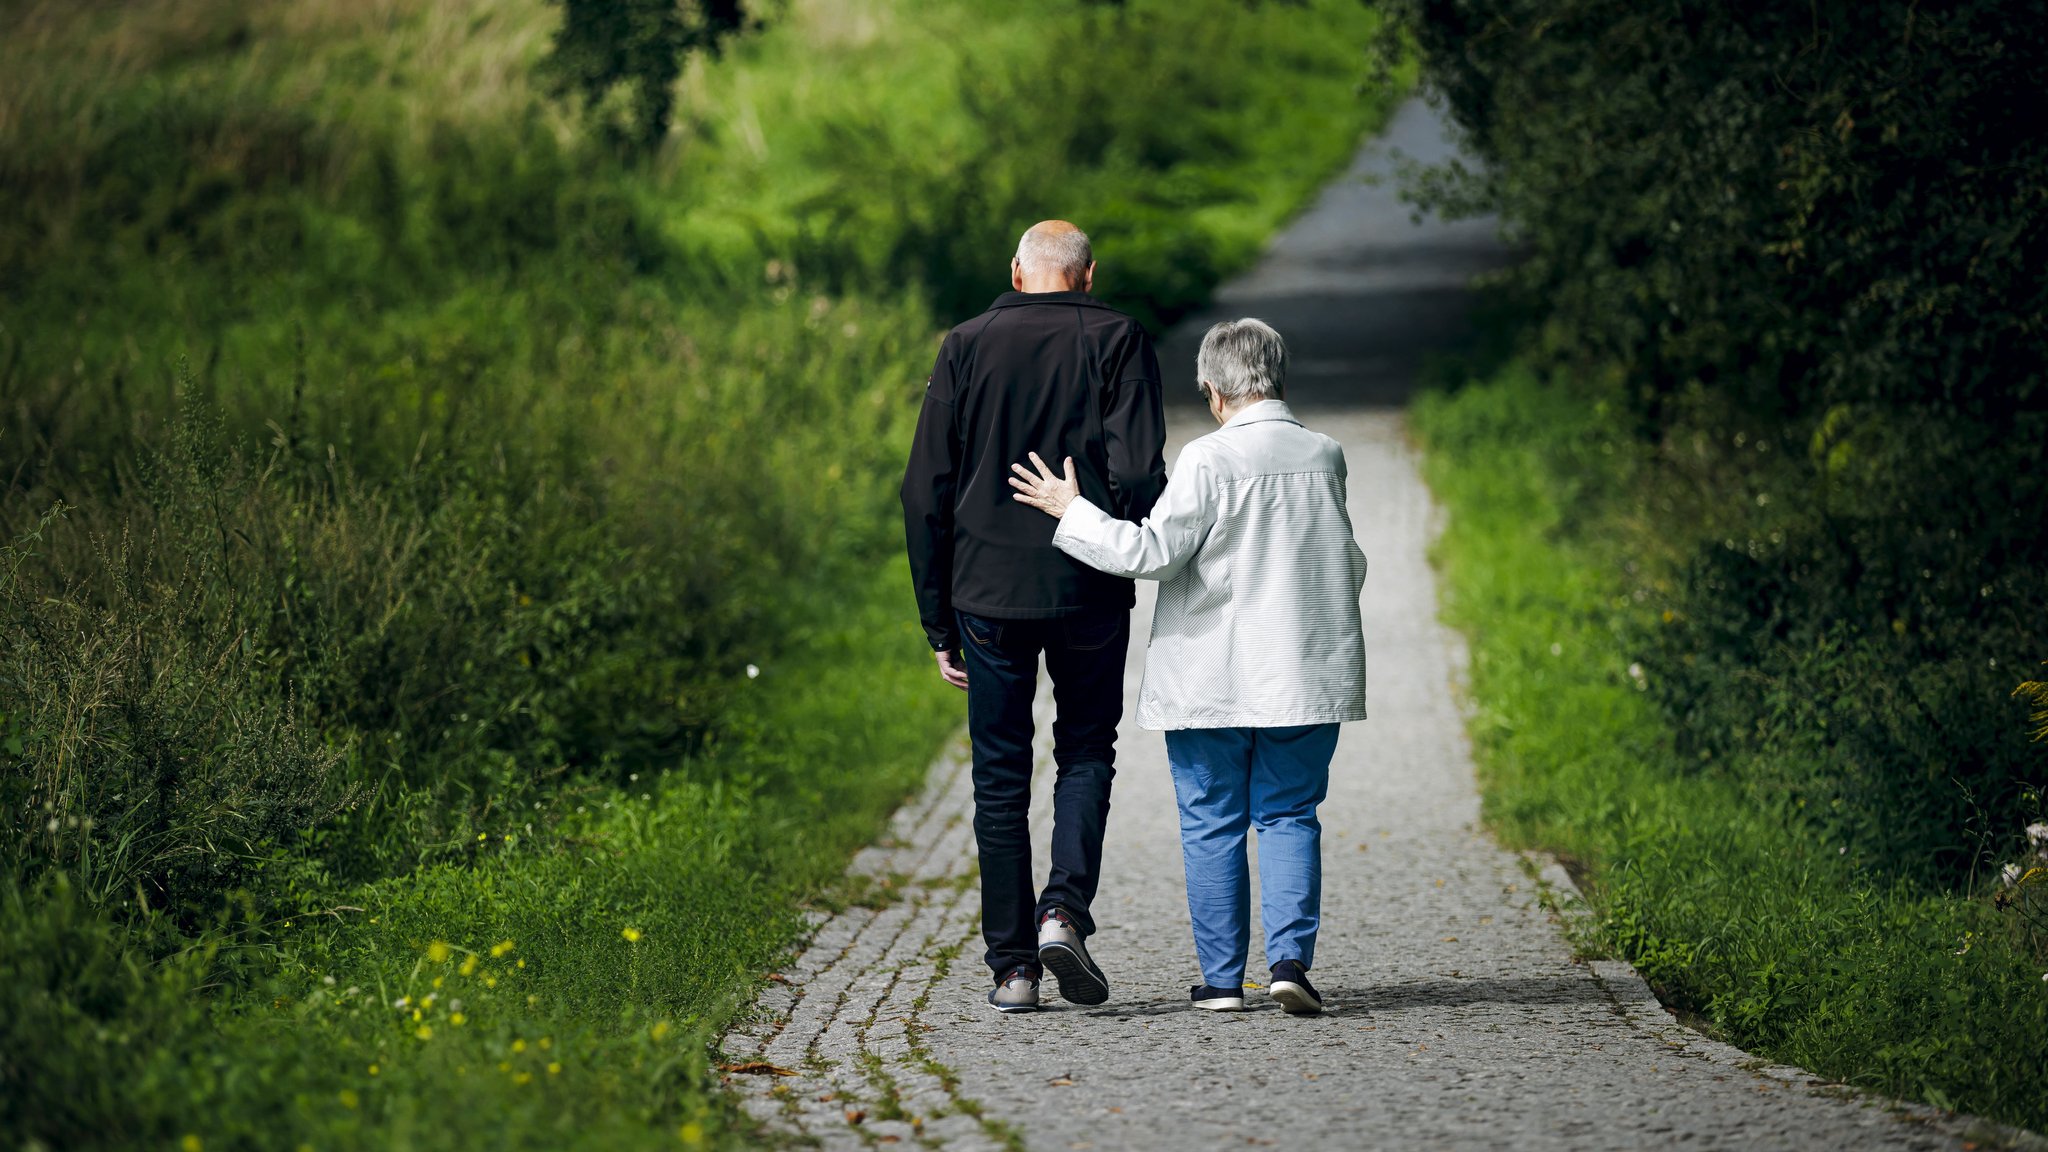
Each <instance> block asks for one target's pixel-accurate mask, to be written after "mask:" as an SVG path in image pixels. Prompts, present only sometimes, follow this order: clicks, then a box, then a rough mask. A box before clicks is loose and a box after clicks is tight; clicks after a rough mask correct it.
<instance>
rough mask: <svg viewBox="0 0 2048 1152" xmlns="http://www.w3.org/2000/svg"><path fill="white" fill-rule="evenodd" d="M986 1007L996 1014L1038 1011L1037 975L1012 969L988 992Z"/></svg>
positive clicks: (1019, 969)
mask: <svg viewBox="0 0 2048 1152" xmlns="http://www.w3.org/2000/svg"><path fill="white" fill-rule="evenodd" d="M988 1006H989V1007H991V1008H993V1009H995V1010H996V1011H998V1012H1036V1011H1038V973H1036V972H1033V971H1032V970H1030V969H1029V968H1012V969H1010V970H1009V971H1008V972H1005V973H1003V978H1002V979H1001V980H998V981H996V986H995V987H993V988H991V989H989V990H988Z"/></svg>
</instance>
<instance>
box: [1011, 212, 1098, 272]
mask: <svg viewBox="0 0 2048 1152" xmlns="http://www.w3.org/2000/svg"><path fill="white" fill-rule="evenodd" d="M1047 223H1057V222H1054V221H1048V222H1047ZM1017 263H1018V264H1021V265H1023V267H1024V274H1025V275H1026V276H1042V275H1048V274H1057V275H1059V276H1062V277H1064V278H1065V279H1066V280H1067V282H1068V283H1070V284H1079V283H1080V282H1081V278H1082V277H1084V276H1086V275H1088V266H1089V265H1090V264H1093V263H1095V250H1094V248H1093V247H1091V246H1090V245H1089V243H1088V234H1087V233H1086V232H1083V231H1081V230H1080V229H1079V228H1076V227H1074V226H1073V225H1071V224H1069V225H1067V226H1066V227H1065V228H1048V227H1046V225H1044V224H1039V225H1035V226H1033V227H1032V228H1031V229H1030V230H1029V231H1027V232H1025V233H1024V237H1023V239H1021V240H1019V241H1017Z"/></svg>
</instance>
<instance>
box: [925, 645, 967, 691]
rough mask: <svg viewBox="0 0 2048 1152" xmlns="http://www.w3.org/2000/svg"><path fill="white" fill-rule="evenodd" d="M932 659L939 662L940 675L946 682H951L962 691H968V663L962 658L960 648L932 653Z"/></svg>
mask: <svg viewBox="0 0 2048 1152" xmlns="http://www.w3.org/2000/svg"><path fill="white" fill-rule="evenodd" d="M932 659H934V660H937V661H938V662H939V675H940V676H942V677H944V678H945V681H946V683H948V684H951V685H952V686H953V687H955V688H958V689H959V690H961V691H962V692H965V691H967V664H966V662H965V661H963V660H961V659H960V650H959V649H958V648H955V649H952V650H950V651H946V652H934V653H932Z"/></svg>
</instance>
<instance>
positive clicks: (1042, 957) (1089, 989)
mask: <svg viewBox="0 0 2048 1152" xmlns="http://www.w3.org/2000/svg"><path fill="white" fill-rule="evenodd" d="M1038 962H1039V963H1040V964H1043V965H1045V968H1046V971H1048V972H1051V973H1052V976H1053V979H1055V980H1057V981H1059V985H1060V999H1062V1000H1066V1001H1070V1002H1072V1003H1075V1004H1086V1005H1095V1004H1101V1003H1104V1002H1106V1001H1108V999H1109V981H1108V980H1105V979H1103V976H1102V973H1100V972H1097V971H1093V970H1092V966H1091V965H1090V964H1089V963H1088V962H1087V961H1086V960H1084V959H1082V957H1081V953H1080V952H1078V951H1076V950H1075V949H1074V948H1072V947H1070V946H1069V945H1066V944H1047V945H1044V946H1042V947H1041V948H1039V950H1038Z"/></svg>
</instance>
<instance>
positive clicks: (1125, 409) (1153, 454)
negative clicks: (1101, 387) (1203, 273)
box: [1102, 323, 1166, 522]
mask: <svg viewBox="0 0 2048 1152" xmlns="http://www.w3.org/2000/svg"><path fill="white" fill-rule="evenodd" d="M1104 377H1105V379H1109V380H1114V381H1115V383H1114V384H1113V385H1112V386H1111V387H1110V389H1109V394H1108V396H1107V397H1105V400H1106V404H1105V407H1104V409H1103V413H1102V442H1103V449H1104V451H1105V453H1106V454H1107V458H1108V463H1109V482H1110V502H1111V504H1112V505H1113V507H1112V508H1111V509H1110V510H1109V511H1110V513H1111V514H1112V515H1114V516H1116V517H1117V518H1118V519H1120V520H1130V521H1133V522H1135V521H1138V520H1143V519H1144V518H1145V514H1146V513H1148V512H1150V511H1152V505H1154V504H1155V503H1157V502H1158V501H1159V494H1160V493H1161V492H1164V491H1165V490H1166V459H1165V456H1164V453H1165V450H1166V408H1165V404H1164V402H1163V401H1162V399H1161V397H1160V391H1159V355H1158V353H1157V352H1155V351H1154V350H1153V348H1152V338H1151V337H1150V336H1147V335H1146V334H1145V330H1144V329H1143V328H1141V327H1139V326H1138V325H1137V324H1136V323H1133V324H1132V325H1131V331H1130V336H1129V337H1128V339H1126V340H1125V341H1124V344H1123V346H1122V347H1121V348H1120V349H1118V351H1117V353H1116V355H1115V356H1114V357H1112V361H1111V363H1110V365H1109V366H1108V371H1106V372H1105V373H1104Z"/></svg>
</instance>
